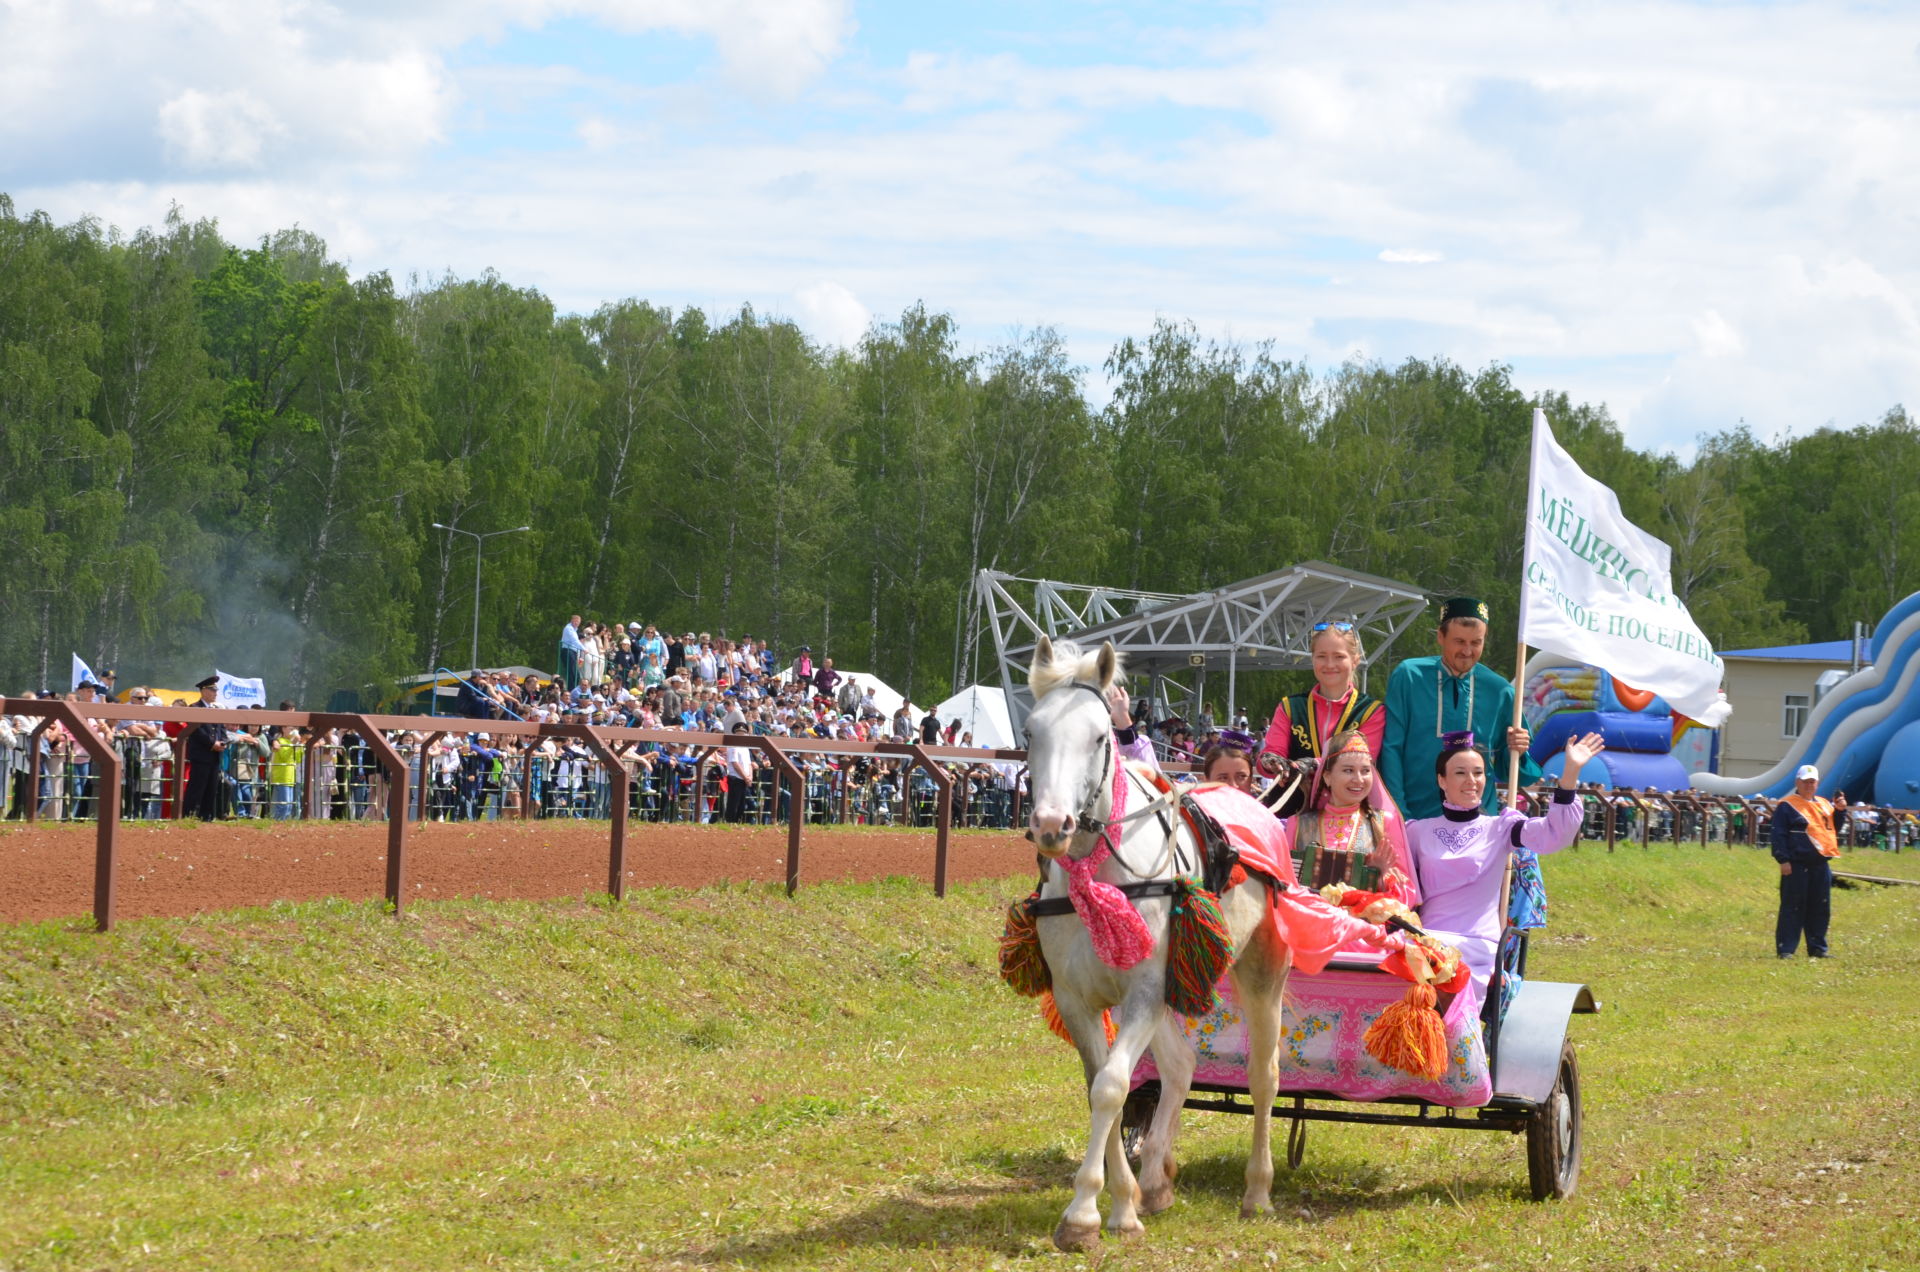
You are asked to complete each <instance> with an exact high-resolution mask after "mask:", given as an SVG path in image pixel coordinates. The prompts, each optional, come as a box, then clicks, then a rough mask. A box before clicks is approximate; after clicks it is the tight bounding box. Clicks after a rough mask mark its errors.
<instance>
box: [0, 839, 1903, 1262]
mask: <svg viewBox="0 0 1920 1272" xmlns="http://www.w3.org/2000/svg"><path fill="white" fill-rule="evenodd" d="M1871 856H1874V857H1877V855H1871ZM1869 857H1870V854H1865V853H1863V854H1859V858H1860V861H1859V862H1856V863H1855V864H1858V865H1859V868H1861V869H1863V870H1864V871H1866V872H1868V873H1890V872H1888V871H1881V870H1878V869H1870V868H1868V867H1867V866H1865V865H1864V864H1863V863H1864V861H1865V860H1867V859H1869ZM1889 859H1890V860H1891V858H1889ZM1907 859H1908V857H1907V854H1902V855H1901V858H1900V860H1901V861H1905V860H1907ZM1878 864H1879V863H1878V862H1877V860H1876V866H1877V865H1878ZM1547 871H1548V883H1549V888H1550V889H1551V891H1552V894H1553V907H1554V910H1553V926H1552V928H1551V929H1550V931H1549V933H1547V934H1546V936H1545V939H1544V940H1542V941H1541V942H1540V943H1539V944H1538V945H1537V946H1536V952H1535V955H1534V971H1535V974H1536V975H1537V976H1539V977H1542V978H1548V979H1570V980H1585V981H1587V982H1589V983H1591V984H1592V985H1593V987H1594V989H1595V992H1596V993H1597V995H1598V996H1599V997H1600V998H1601V1000H1602V1001H1603V1003H1604V1006H1605V1010H1604V1012H1603V1013H1602V1014H1601V1015H1599V1016H1597V1017H1581V1018H1577V1019H1576V1021H1575V1024H1574V1036H1575V1038H1576V1040H1577V1042H1578V1044H1579V1047H1580V1058H1581V1065H1582V1070H1583V1073H1584V1077H1585V1089H1586V1096H1587V1122H1586V1132H1587V1154H1586V1170H1585V1174H1584V1176H1583V1179H1582V1183H1581V1190H1580V1195H1579V1196H1578V1197H1576V1198H1575V1199H1573V1200H1572V1201H1570V1202H1565V1203H1548V1204H1544V1205H1536V1204H1533V1203H1531V1202H1528V1201H1527V1200H1525V1197H1524V1187H1525V1178H1526V1172H1525V1162H1524V1152H1523V1145H1522V1143H1521V1141H1519V1140H1518V1139H1513V1138H1509V1137H1506V1136H1499V1135H1487V1134H1459V1133H1446V1132H1439V1131H1424V1132H1422V1131H1411V1130H1397V1129H1382V1128H1360V1127H1333V1126H1315V1127H1314V1128H1313V1129H1312V1131H1311V1135H1310V1139H1309V1145H1308V1151H1307V1158H1306V1162H1305V1165H1304V1167H1303V1169H1302V1170H1301V1171H1299V1172H1297V1173H1291V1174H1290V1173H1288V1172H1287V1171H1286V1170H1285V1169H1284V1167H1282V1169H1281V1171H1280V1174H1279V1177H1278V1179H1277V1181H1276V1188H1275V1201H1276V1204H1277V1206H1278V1213H1277V1215H1276V1216H1275V1217H1274V1218H1272V1219H1269V1220H1263V1221H1259V1222H1255V1223H1242V1222H1240V1221H1239V1220H1238V1219H1237V1218H1236V1216H1235V1211H1236V1208H1237V1205H1238V1198H1239V1180H1240V1172H1241V1170H1242V1168H1243V1164H1244V1154H1245V1135H1246V1129H1247V1124H1246V1122H1245V1120H1244V1119H1241V1118H1234V1117H1228V1116H1223V1115H1210V1114H1189V1115H1188V1123H1187V1129H1186V1131H1185V1132H1184V1134H1183V1138H1182V1152H1181V1159H1182V1162H1183V1165H1184V1168H1185V1169H1184V1171H1183V1173H1182V1176H1181V1181H1180V1185H1181V1200H1180V1201H1179V1203H1178V1204H1177V1205H1176V1206H1175V1208H1174V1209H1173V1210H1172V1211H1171V1212H1169V1213H1167V1214H1165V1215H1161V1216H1157V1217H1155V1218H1152V1219H1150V1220H1148V1230H1149V1235H1148V1237H1147V1238H1146V1239H1145V1240H1144V1241H1142V1242H1138V1243H1130V1244H1126V1245H1122V1244H1120V1243H1117V1242H1112V1241H1109V1242H1107V1243H1106V1245H1105V1247H1104V1248H1103V1250H1102V1251H1101V1252H1100V1254H1099V1255H1098V1256H1094V1257H1093V1258H1092V1259H1083V1258H1079V1257H1076V1258H1074V1259H1071V1260H1068V1262H1070V1263H1073V1264H1075V1265H1078V1264H1080V1263H1085V1262H1095V1261H1097V1262H1098V1263H1100V1264H1101V1266H1103V1267H1113V1268H1177V1267H1240V1266H1252V1267H1296V1266H1309V1267H1327V1268H1355V1269H1358V1268H1367V1269H1378V1268H1387V1267H1406V1268H1415V1267H1421V1268H1427V1267H1431V1268H1448V1269H1473V1268H1479V1267H1490V1268H1543V1269H1547V1268H1551V1269H1561V1268H1605V1269H1637V1268H1645V1269H1651V1268H1656V1267H1657V1268H1688V1269H1692V1268H1709V1269H1713V1268H1751V1267H1754V1266H1764V1267H1765V1268H1767V1269H1769V1270H1771V1272H1779V1270H1780V1269H1796V1268H1805V1269H1822V1270H1825V1269H1840V1268H1846V1269H1864V1268H1883V1269H1906V1268H1913V1267H1916V1266H1920V1238H1917V1237H1916V1236H1915V1235H1914V1232H1915V1225H1914V1224H1913V1223H1912V1222H1911V1221H1912V1218H1913V1216H1914V1211H1915V1209H1916V1205H1917V1204H1920V1203H1916V1202H1915V1201H1914V1200H1913V1198H1914V1197H1915V1196H1916V1186H1920V1164H1917V1163H1920V1154H1917V1153H1916V1149H1920V1130H1916V1129H1915V1127H1916V1125H1917V1123H1916V1117H1915V1114H1916V1112H1917V1111H1920V1099H1916V1097H1915V1094H1914V1081H1913V1077H1912V1070H1913V1063H1912V1059H1911V1057H1912V1055H1913V1053H1914V1051H1915V1047H1916V1043H1917V1042H1920V1012H1917V1009H1920V989H1916V987H1915V977H1914V973H1913V971H1912V969H1911V967H1910V964H1911V962H1912V955H1913V952H1914V950H1915V941H1914V935H1915V921H1916V919H1917V918H1920V888H1916V889H1905V888H1898V889H1895V888H1870V889H1866V888H1863V889H1857V890H1851V891H1842V892H1836V894H1835V921H1834V952H1835V954H1836V956H1837V957H1836V958H1835V959H1833V960H1831V961H1829V962H1826V963H1816V962H1810V961H1808V960H1805V959H1801V960H1798V961H1795V962H1792V963H1785V962H1780V961H1777V960H1775V959H1774V958H1773V957H1772V948H1771V927H1772V921H1773V900H1772V898H1773V881H1774V879H1775V878H1777V876H1776V875H1774V873H1773V871H1772V865H1771V862H1770V861H1769V860H1768V859H1767V858H1766V856H1765V854H1764V853H1760V852H1754V851H1752V850H1746V849H1736V850H1728V849H1724V848H1710V849H1706V850H1702V849H1699V848H1679V849H1675V848H1671V847H1658V846H1656V847H1655V848H1654V849H1653V850H1652V851H1650V852H1643V851H1641V850H1640V849H1639V848H1637V847H1634V848H1632V849H1628V848H1625V847H1623V848H1621V849H1620V850H1619V851H1617V852H1615V853H1613V854H1611V855H1609V854H1607V853H1605V852H1604V851H1602V850H1599V849H1597V848H1596V847H1595V846H1592V845H1589V846H1587V847H1585V848H1583V849H1582V850H1580V851H1579V852H1576V853H1567V854H1562V855H1561V856H1560V857H1558V858H1555V859H1552V860H1550V861H1549V862H1548V864H1547ZM1025 886H1026V885H1025V882H1024V880H1008V881H1006V882H1004V883H1001V884H989V885H978V886H970V887H963V888H958V889H956V890H955V891H954V894H953V895H952V896H950V897H949V898H948V899H947V900H946V901H944V902H940V901H935V900H934V899H933V898H932V897H931V896H929V895H928V893H927V890H926V888H925V885H924V884H921V883H905V882H898V883H887V884H881V885H877V886H856V885H843V886H822V887H814V888H809V889H807V890H804V891H803V892H802V893H801V894H800V896H799V897H798V898H796V899H793V900H788V899H787V898H785V897H784V896H783V895H781V893H780V892H779V890H778V889H775V888H767V887H757V886H756V887H735V888H718V889H709V890H703V891H698V892H690V893H689V892H665V891H660V892H646V893H640V894H637V895H635V896H633V897H632V898H630V900H629V901H628V902H627V904H626V905H625V906H623V907H615V906H612V905H610V904H606V903H603V902H596V901H591V900H589V901H575V902H556V903H479V902H446V903H434V904H424V905H420V906H418V907H417V908H415V909H414V910H413V911H411V912H410V913H409V915H408V916H407V917H406V918H404V919H399V920H396V919H394V918H392V917H391V916H388V915H386V914H383V913H382V912H381V911H380V910H379V908H378V907H375V906H364V905H349V904H345V903H332V904H317V905H300V906H277V907H272V908H268V909H261V910H251V911H242V912H234V913H228V914H223V915H218V916H211V917H206V918H201V919H188V920H141V921H135V922H129V923H125V924H123V925H122V927H121V928H120V929H119V930H118V931H116V932H115V933H114V934H112V935H110V936H106V937H100V936H96V935H93V934H92V933H90V932H87V931H83V930H81V927H80V925H79V924H77V923H49V924H35V925H22V926H16V927H10V928H0V1269H9V1270H10V1269H29V1268H33V1269H37V1268H88V1269H91V1268H106V1267H111V1268H168V1269H177V1268H274V1269H279V1268H370V1267H391V1268H441V1267H445V1268H468V1267H487V1266H493V1267H653V1266H666V1265H672V1264H675V1263H681V1264H686V1265H693V1266H720V1267H728V1266H735V1265H739V1266H749V1267H770V1268H816V1267H832V1268H870V1269H881V1268H886V1269H892V1268H899V1267H912V1268H920V1267H930V1268H995V1267H1007V1266H1012V1265H1015V1264H1026V1263H1028V1262H1029V1261H1042V1262H1044V1261H1047V1260H1056V1259H1058V1258H1059V1257H1060V1256H1055V1255H1053V1254H1051V1253H1050V1249H1051V1247H1050V1245H1049V1244H1048V1241H1047V1236H1048V1233H1049V1232H1050V1231H1051V1229H1052V1226H1053V1223H1054V1221H1055V1220H1056V1219H1057V1217H1058V1215H1059V1212H1060V1209H1061V1208H1062V1207H1063V1206H1064V1204H1065V1202H1066V1198H1067V1192H1068V1181H1069V1177H1070V1175H1071V1172H1072V1169H1073V1161H1074V1160H1075V1159H1077V1157H1078V1151H1079V1145H1078V1142H1079V1140H1080V1139H1081V1138H1082V1137H1083V1136H1084V1134H1085V1121H1084V1114H1083V1112H1082V1110H1083V1109H1084V1104H1083V1102H1082V1100H1081V1097H1080V1095H1079V1093H1078V1065H1077V1062H1076V1061H1074V1059H1073V1058H1072V1055H1071V1053H1070V1052H1069V1050H1068V1049H1067V1048H1066V1047H1065V1046H1064V1045H1062V1044H1060V1043H1059V1042H1057V1041H1055V1040H1054V1039H1052V1038H1051V1036H1050V1035H1048V1034H1047V1033H1046V1032H1045V1030H1044V1029H1043V1027H1042V1026H1041V1025H1040V1024H1039V1023H1038V1021H1037V1019H1036V1017H1035V1015H1034V1012H1033V1008H1032V1006H1031V1004H1029V1003H1027V1002H1025V1001H1024V1000H1020V999H1017V998H1015V997H1014V996H1013V995H1012V994H1011V993H1010V992H1008V991H1007V990H1006V989H1005V988H1004V987H1003V986H1001V984H1000V983H999V981H998V979H997V976H996V974H995V970H994V938H995V937H996V936H997V935H998V932H999V927H1000V917H1001V910H1002V907H1003V906H1004V904H1005V902H1006V901H1007V900H1009V899H1011V898H1012V897H1013V896H1014V895H1016V894H1017V893H1019V892H1022V891H1024V889H1025Z"/></svg>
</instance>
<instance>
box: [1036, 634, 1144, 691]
mask: <svg viewBox="0 0 1920 1272" xmlns="http://www.w3.org/2000/svg"><path fill="white" fill-rule="evenodd" d="M1099 664H1100V651H1099V650H1097V649H1082V648H1080V646H1078V645H1076V644H1074V643H1073V642H1072V641H1070V640H1056V641H1054V642H1053V657H1052V659H1051V660H1049V661H1047V662H1041V661H1040V659H1039V658H1038V656H1037V654H1036V657H1035V659H1034V663H1033V667H1032V669H1031V670H1030V671H1029V672H1028V674H1027V688H1028V689H1030V690H1032V692H1033V700H1034V701H1035V702H1038V701H1040V699H1042V698H1044V697H1046V696H1047V695H1048V694H1049V693H1052V692H1053V691H1054V690H1055V689H1058V688H1059V687H1060V686H1061V685H1066V684H1072V683H1073V682H1074V681H1076V680H1084V681H1086V682H1087V683H1088V684H1099V674H1100V673H1099ZM1113 666H1114V673H1113V674H1114V676H1115V677H1116V678H1117V677H1119V676H1120V675H1122V674H1124V672H1125V666H1124V663H1123V662H1122V660H1121V658H1120V655H1119V654H1118V653H1116V654H1115V655H1114V664H1113ZM1100 687H1101V688H1102V689H1104V688H1106V686H1105V685H1100Z"/></svg>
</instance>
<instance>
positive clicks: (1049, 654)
mask: <svg viewBox="0 0 1920 1272" xmlns="http://www.w3.org/2000/svg"><path fill="white" fill-rule="evenodd" d="M1052 665H1053V641H1052V640H1051V639H1050V638H1049V637H1046V636H1042V637H1041V638H1040V643H1039V644H1037V645H1035V646H1034V647H1033V662H1032V663H1030V664H1028V666H1027V681H1028V683H1032V682H1033V681H1034V680H1036V679H1038V678H1039V676H1040V672H1041V670H1042V669H1043V668H1046V667H1049V666H1052Z"/></svg>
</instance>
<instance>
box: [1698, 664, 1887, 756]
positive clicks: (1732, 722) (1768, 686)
mask: <svg viewBox="0 0 1920 1272" xmlns="http://www.w3.org/2000/svg"><path fill="white" fill-rule="evenodd" d="M1720 661H1721V662H1723V663H1725V664H1726V687H1727V701H1728V702H1729V703H1731V704H1733V716H1732V718H1731V719H1729V720H1728V721H1727V722H1726V724H1724V725H1722V726H1721V728H1720V753H1719V760H1718V763H1717V764H1716V765H1715V766H1714V771H1715V772H1717V773H1720V774H1722V775H1723V776H1726V777H1757V776H1759V775H1760V774H1761V773H1764V772H1766V771H1767V770H1768V769H1770V768H1772V767H1773V766H1774V765H1775V764H1778V763H1779V762H1780V761H1781V760H1783V759H1785V758H1786V755H1787V749H1788V748H1789V747H1791V746H1792V745H1793V743H1794V739H1796V738H1798V737H1799V736H1800V732H1801V730H1803V729H1804V728H1806V724H1807V713H1808V712H1810V711H1812V710H1813V704H1814V703H1815V702H1817V701H1819V698H1820V695H1821V694H1822V693H1824V692H1825V691H1826V689H1827V688H1828V687H1829V686H1831V685H1832V684H1833V683H1834V682H1835V681H1837V680H1838V679H1839V678H1840V677H1839V676H1834V675H1830V674H1829V673H1832V672H1836V671H1837V672H1839V673H1840V675H1842V676H1844V675H1845V674H1846V673H1847V672H1849V671H1852V670H1853V669H1854V668H1855V667H1857V666H1858V665H1859V663H1858V662H1857V661H1856V656H1855V648H1854V642H1852V641H1850V640H1823V641H1816V642H1814V643H1813V644H1810V645H1776V646H1774V647H1773V648H1771V649H1735V650H1730V651H1728V650H1723V651H1721V654H1720ZM1823 679H1824V680H1825V682H1826V683H1825V684H1823V683H1822V680H1823Z"/></svg>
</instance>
